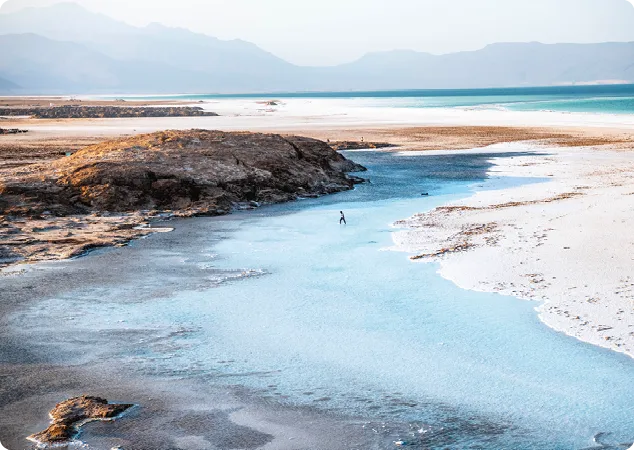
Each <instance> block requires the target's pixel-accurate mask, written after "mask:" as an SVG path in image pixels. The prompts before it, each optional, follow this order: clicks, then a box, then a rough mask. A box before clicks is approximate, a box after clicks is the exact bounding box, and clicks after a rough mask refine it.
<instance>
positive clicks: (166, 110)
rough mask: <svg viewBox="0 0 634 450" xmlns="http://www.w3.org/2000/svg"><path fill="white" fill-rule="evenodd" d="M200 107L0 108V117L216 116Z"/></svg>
mask: <svg viewBox="0 0 634 450" xmlns="http://www.w3.org/2000/svg"><path fill="white" fill-rule="evenodd" d="M217 115H218V114H216V113H214V112H209V111H205V110H203V109H202V108H200V107H197V106H196V107H190V106H179V107H145V106H81V105H75V106H72V105H69V106H50V107H46V108H0V116H30V117H32V118H34V119H110V118H129V117H198V116H217Z"/></svg>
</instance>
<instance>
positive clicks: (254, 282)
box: [10, 152, 634, 450]
mask: <svg viewBox="0 0 634 450" xmlns="http://www.w3.org/2000/svg"><path fill="white" fill-rule="evenodd" d="M348 156H350V157H351V158H353V159H355V160H356V161H358V162H360V163H361V164H364V165H366V166H368V167H369V168H370V169H371V170H370V172H369V173H367V174H365V176H366V177H369V178H370V180H371V182H372V183H371V184H369V185H364V186H360V187H358V188H357V189H356V190H355V191H353V192H348V193H343V194H339V195H335V196H331V197H326V198H323V199H318V200H305V201H300V202H297V203H293V204H289V205H282V206H276V207H271V208H265V209H261V210H259V211H257V212H249V213H241V214H235V215H233V216H230V217H225V218H221V219H195V220H190V221H182V222H178V223H177V231H176V232H175V233H171V234H167V235H159V236H155V237H152V238H150V239H147V240H143V241H138V242H136V243H134V244H133V245H132V246H131V247H130V248H128V249H124V250H111V251H106V252H101V253H100V254H95V255H93V256H91V257H90V258H85V259H81V260H77V261H75V262H74V263H73V265H75V266H76V268H75V272H76V273H81V270H80V269H81V268H82V265H85V267H86V271H88V268H90V270H91V273H100V274H103V275H93V276H92V278H90V279H88V280H85V281H84V282H83V283H82V284H79V285H78V284H76V283H69V284H68V287H67V288H66V289H64V290H62V292H57V293H56V294H55V295H54V296H50V297H47V298H42V299H40V300H39V301H37V302H35V303H33V304H32V305H31V306H30V307H29V308H27V309H26V310H24V309H22V310H20V311H18V312H16V313H15V314H14V315H13V316H12V317H11V319H10V320H11V324H12V326H13V327H14V329H15V330H16V332H18V333H19V334H21V335H22V339H23V340H24V341H25V342H31V343H32V345H33V348H40V349H41V351H45V352H48V353H55V354H58V355H66V356H65V357H66V358H68V362H69V363H75V364H79V363H82V364H90V363H91V362H92V361H96V360H98V359H100V358H108V359H109V361H111V363H114V364H117V365H120V366H122V367H125V368H126V369H127V370H129V371H130V373H131V374H134V373H135V372H136V373H139V374H144V375H147V374H150V375H158V376H161V377H196V378H202V379H206V380H208V381H209V382H210V383H217V384H223V383H225V384H230V385H240V386H245V387H247V388H250V389H253V390H255V391H256V392H258V393H259V395H261V396H262V397H265V398H273V399H276V400H277V401H282V402H288V403H292V404H298V405H310V406H317V407H319V408H323V409H326V410H329V411H333V412H335V413H336V412H341V413H345V414H346V415H350V414H352V415H358V416H359V417H362V418H365V419H367V420H370V421H384V422H386V423H409V424H411V432H405V431H404V432H403V436H402V437H403V439H405V440H406V441H408V442H409V443H411V444H413V446H414V448H433V449H436V448H464V449H466V448H479V449H502V448H505V449H527V450H528V449H580V448H585V447H590V446H592V445H593V444H592V437H593V436H594V435H595V434H597V433H599V432H607V433H612V434H611V435H609V436H607V437H606V438H605V441H606V442H608V443H614V445H613V446H612V447H605V448H620V447H618V446H617V444H619V443H628V442H632V441H634V420H632V419H633V417H634V361H632V360H631V359H629V358H627V357H624V356H622V355H618V354H615V353H611V352H609V351H606V350H603V349H599V348H595V347H592V346H590V345H587V344H583V343H580V342H578V341H576V340H574V339H572V338H569V337H567V336H564V335H561V334H558V333H555V332H554V331H552V330H550V329H548V328H546V327H545V326H544V325H542V324H541V323H540V322H539V321H538V319H537V315H536V313H535V311H534V308H535V307H536V306H537V305H536V304H534V303H529V302H523V301H519V300H515V299H513V298H505V297H501V296H497V295H491V294H481V293H474V292H468V291H463V290H460V289H458V288H457V287H455V286H454V285H452V284H451V283H449V282H447V281H445V280H443V279H441V278H440V277H439V276H438V275H437V274H436V267H434V266H433V265H425V264H415V263H412V262H410V261H409V260H408V258H407V255H406V254H403V253H398V252H393V251H391V250H389V247H390V246H391V245H392V242H391V232H392V230H393V228H392V225H391V224H392V223H394V222H395V221H396V220H399V219H403V218H407V217H409V216H411V215H412V214H414V213H416V212H420V211H424V210H427V209H430V208H433V207H435V206H438V205H441V204H443V203H446V202H447V201H449V200H452V199H457V198H460V197H464V196H465V195H467V194H468V192H469V191H470V190H472V189H487V188H495V187H496V186H499V185H501V184H504V185H508V184H519V183H529V182H539V181H540V180H526V179H524V180H513V179H510V180H509V179H505V180H496V179H490V180H487V181H483V180H484V173H485V171H486V170H487V169H488V168H489V164H488V162H487V156H486V155H485V156H445V157H432V156H425V157H421V156H402V155H393V154H382V153H371V152H355V153H351V154H349V155H348ZM424 192H426V193H430V194H431V196H430V197H422V196H421V195H420V194H421V193H424ZM340 210H344V211H345V212H346V215H347V218H348V225H347V226H340V225H339V224H338V219H339V211H340ZM126 255H127V257H126ZM113 261H116V264H114V265H113ZM95 268H97V269H98V270H95ZM60 324H63V327H60ZM115 339H116V344H114V342H115ZM52 342H55V344H52ZM390 445H391V444H390Z"/></svg>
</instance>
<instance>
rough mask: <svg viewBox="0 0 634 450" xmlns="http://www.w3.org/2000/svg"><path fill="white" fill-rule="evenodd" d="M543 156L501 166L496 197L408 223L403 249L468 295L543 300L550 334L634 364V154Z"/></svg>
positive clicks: (490, 194) (558, 152)
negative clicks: (514, 181) (517, 182)
mask: <svg viewBox="0 0 634 450" xmlns="http://www.w3.org/2000/svg"><path fill="white" fill-rule="evenodd" d="M526 147H527V146H526V145H524V144H522V145H503V146H497V151H500V152H505V151H508V150H509V149H512V150H516V151H517V150H524V149H526ZM493 150H495V148H493ZM537 150H538V152H539V153H538V154H528V155H526V156H520V157H513V158H508V157H502V155H501V157H500V158H495V159H494V162H495V164H496V166H495V169H494V170H493V171H492V172H491V174H490V175H491V176H492V177H493V179H492V180H491V181H489V182H487V183H486V184H485V187H486V186H489V188H490V189H493V190H482V191H478V192H477V193H476V194H475V195H474V196H473V197H471V198H468V199H465V200H463V201H460V202H457V203H455V204H451V205H447V206H444V207H441V208H438V209H435V210H433V211H431V212H428V213H423V214H420V215H417V216H415V217H413V218H410V219H408V220H404V221H402V222H400V223H398V224H397V226H399V227H404V229H403V230H401V231H399V232H397V233H395V235H394V241H395V243H396V246H397V248H399V249H401V250H405V251H408V252H411V253H414V254H415V255H416V256H414V257H413V259H415V260H418V261H428V262H438V263H439V264H440V274H441V275H442V276H443V277H445V278H447V279H449V280H451V281H453V282H455V283H456V284H457V285H458V286H461V287H463V288H465V289H471V290H477V291H485V292H497V293H500V294H502V295H510V296H515V297H519V298H522V299H530V300H537V301H540V302H542V304H541V306H539V308H538V310H539V314H540V318H541V319H542V320H543V321H544V322H545V323H546V324H547V325H548V326H550V327H552V328H554V329H556V330H559V331H562V332H565V333H566V334H569V335H571V336H575V337H577V338H578V339H580V340H583V341H586V342H589V343H592V344H595V345H599V346H602V347H605V348H609V349H611V350H615V351H619V352H623V353H626V354H628V355H630V356H632V357H634V264H633V263H632V261H633V260H634V240H633V239H632V233H631V230H632V228H633V227H634V215H633V214H632V208H634V153H633V152H624V151H613V150H605V149H604V150H596V149H589V148H571V149H563V148H548V149H543V148H539V149H537ZM509 177H522V178H524V179H526V182H527V183H528V184H523V185H521V186H517V187H508V183H509V180H510V178H509ZM535 181H537V182H535Z"/></svg>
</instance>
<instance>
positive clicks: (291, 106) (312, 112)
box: [6, 99, 634, 137]
mask: <svg viewBox="0 0 634 450" xmlns="http://www.w3.org/2000/svg"><path fill="white" fill-rule="evenodd" d="M389 102H394V100H391V99H385V100H383V101H376V100H371V99H283V100H282V101H281V102H280V104H279V105H278V106H267V105H263V104H261V103H258V100H257V99H242V100H235V99H226V100H224V99H223V100H218V101H208V102H206V103H194V104H192V106H201V107H203V108H204V109H206V110H209V111H214V112H217V113H218V114H220V117H167V118H140V119H98V120H92V119H82V120H76V119H75V120H62V121H55V120H28V121H27V122H24V121H23V122H19V121H18V122H16V121H14V120H9V121H7V123H6V126H7V127H9V126H22V127H26V128H28V129H29V130H31V131H32V132H36V133H38V135H40V136H42V137H47V136H56V135H59V133H60V132H63V133H66V134H71V135H77V136H81V135H86V136H96V135H102V136H115V135H119V134H122V133H127V134H135V133H150V132H154V131H159V130H166V129H190V128H205V129H217V130H225V131H236V130H248V131H280V130H282V131H288V132H293V131H295V130H299V131H302V130H324V129H327V130H330V129H354V128H372V127H376V128H385V127H407V126H423V125H437V126H444V125H468V126H477V125H482V126H534V127H556V128H562V127H563V128H567V127H584V128H613V129H619V130H632V129H634V115H627V114H620V115H616V114H586V113H564V112H548V111H505V110H495V109H491V110H482V109H469V108H428V109H422V108H406V107H388V105H389V104H390V103H389ZM382 105H383V106H382ZM14 122H15V123H14Z"/></svg>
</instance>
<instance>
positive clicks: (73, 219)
mask: <svg viewBox="0 0 634 450" xmlns="http://www.w3.org/2000/svg"><path fill="white" fill-rule="evenodd" d="M363 170H365V169H364V168H363V167H362V166H359V165H358V164H355V163H353V162H352V161H349V160H347V159H346V158H344V157H343V156H342V155H340V154H339V153H337V152H336V151H334V150H332V149H331V148H330V147H329V146H328V144H326V143H325V142H322V141H318V140H315V139H309V138H302V137H297V136H281V135H277V134H261V133H227V132H222V131H208V130H191V131H165V132H158V133H152V134H146V135H139V136H134V137H130V138H124V139H119V140H115V141H108V142H103V143H100V144H96V145H92V146H89V147H86V148H84V149H82V150H79V151H78V152H76V153H74V154H73V155H72V156H68V157H63V158H60V159H58V160H56V161H54V162H52V163H48V164H33V165H28V166H22V167H18V168H12V169H6V170H2V171H0V266H1V265H7V264H12V263H16V262H20V261H41V260H50V259H60V258H68V257H72V256H76V255H78V254H81V253H82V252H84V251H86V250H88V249H91V248H96V247H103V246H108V245H124V244H125V243H126V242H128V241H129V240H130V239H133V238H135V237H138V236H141V235H144V234H148V233H151V232H152V229H148V228H145V227H139V226H140V225H144V224H147V222H148V220H150V219H151V218H153V217H157V216H180V217H187V216H215V215H222V214H227V213H230V212H231V211H232V210H233V209H235V208H254V207H258V206H260V205H263V204H272V203H280V202H286V201H291V200H295V199H297V198H299V197H316V196H320V195H325V194H332V193H335V192H340V191H344V190H349V189H352V188H353V186H354V184H355V183H359V182H363V180H362V179H361V178H357V177H354V176H350V175H348V173H350V172H359V171H363Z"/></svg>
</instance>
